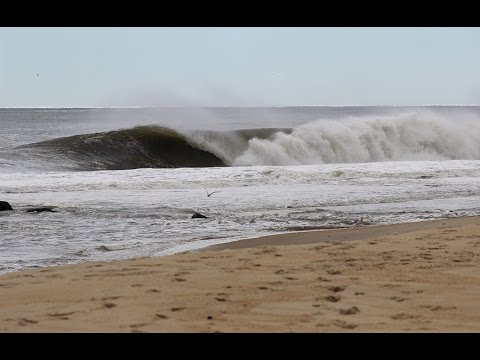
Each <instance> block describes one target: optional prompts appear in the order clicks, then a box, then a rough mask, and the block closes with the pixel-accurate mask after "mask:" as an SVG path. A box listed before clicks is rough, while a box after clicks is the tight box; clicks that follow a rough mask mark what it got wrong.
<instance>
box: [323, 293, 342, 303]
mask: <svg viewBox="0 0 480 360" xmlns="http://www.w3.org/2000/svg"><path fill="white" fill-rule="evenodd" d="M340 299H341V297H340V295H328V296H325V297H324V298H323V300H325V301H329V302H339V301H340Z"/></svg>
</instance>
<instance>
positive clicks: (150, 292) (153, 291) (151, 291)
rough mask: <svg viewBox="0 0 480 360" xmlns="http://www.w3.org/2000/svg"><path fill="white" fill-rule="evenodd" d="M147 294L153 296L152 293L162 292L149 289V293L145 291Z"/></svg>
mask: <svg viewBox="0 0 480 360" xmlns="http://www.w3.org/2000/svg"><path fill="white" fill-rule="evenodd" d="M145 292H146V293H147V294H152V293H158V292H160V290H157V289H148V290H147V291H145Z"/></svg>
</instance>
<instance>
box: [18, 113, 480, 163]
mask: <svg viewBox="0 0 480 360" xmlns="http://www.w3.org/2000/svg"><path fill="white" fill-rule="evenodd" d="M16 151H24V152H26V153H28V155H29V156H33V157H38V158H41V159H42V160H43V161H51V162H52V163H55V164H56V165H59V164H60V165H61V166H62V167H63V168H65V167H68V168H72V169H77V170H101V169H134V168H142V167H154V168H155V167H157V168H158V167H216V166H250V165H302V164H323V163H364V162H380V161H406V160H413V161H415V160H460V159H462V160H478V159H480V121H478V119H461V120H459V119H457V120H452V119H445V118H442V117H439V116H437V115H435V114H428V113H427V114H425V113H415V112H414V113H411V114H401V115H392V116H390V117H389V116H378V117H372V116H370V117H356V118H349V119H342V120H320V121H316V122H310V123H307V124H304V125H301V126H298V127H296V128H263V129H244V130H231V131H215V130H211V131H203V130H202V131H200V130H195V131H193V130H190V131H176V130H173V129H170V128H165V127H159V126H139V127H134V128H130V129H121V130H116V131H109V132H103V133H94V134H83V135H75V136H70V137H63V138H57V139H53V140H48V141H43V142H39V143H35V144H29V145H23V146H21V147H18V148H16Z"/></svg>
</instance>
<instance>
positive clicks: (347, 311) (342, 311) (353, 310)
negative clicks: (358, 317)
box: [338, 306, 360, 315]
mask: <svg viewBox="0 0 480 360" xmlns="http://www.w3.org/2000/svg"><path fill="white" fill-rule="evenodd" d="M338 312H339V313H340V314H342V315H354V314H356V313H359V312H360V309H359V308H358V307H356V306H352V307H351V308H348V309H340V310H339V311H338Z"/></svg>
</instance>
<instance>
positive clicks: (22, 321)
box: [18, 318, 38, 326]
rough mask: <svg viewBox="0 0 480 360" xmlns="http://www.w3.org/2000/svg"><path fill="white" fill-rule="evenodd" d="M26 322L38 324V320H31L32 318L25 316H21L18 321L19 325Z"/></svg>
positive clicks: (23, 324) (26, 323)
mask: <svg viewBox="0 0 480 360" xmlns="http://www.w3.org/2000/svg"><path fill="white" fill-rule="evenodd" d="M28 324H38V321H37V320H33V319H27V318H21V319H20V320H19V321H18V325H20V326H25V325H28Z"/></svg>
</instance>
